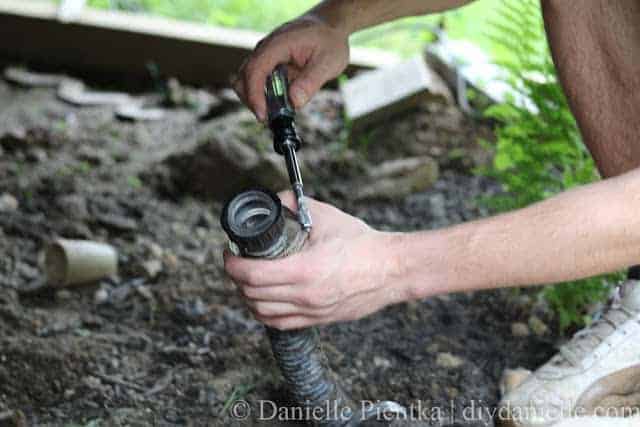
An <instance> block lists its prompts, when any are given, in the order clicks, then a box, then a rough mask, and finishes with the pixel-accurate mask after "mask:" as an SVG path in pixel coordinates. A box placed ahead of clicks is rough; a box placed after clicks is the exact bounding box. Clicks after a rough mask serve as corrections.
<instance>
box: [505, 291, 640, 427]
mask: <svg viewBox="0 0 640 427" xmlns="http://www.w3.org/2000/svg"><path fill="white" fill-rule="evenodd" d="M587 415H597V416H615V417H626V416H638V415H640V282H637V281H627V282H626V283H624V284H623V285H621V286H620V287H618V288H617V289H616V292H615V295H614V297H613V298H612V302H611V305H610V307H609V308H608V309H607V311H606V312H605V314H604V315H602V316H601V317H600V318H599V319H598V320H596V321H595V322H594V323H593V324H592V325H591V326H589V327H588V328H586V329H584V330H582V331H580V332H578V333H577V334H576V335H575V336H574V337H573V339H572V340H571V341H570V342H569V343H568V344H567V345H565V346H564V347H562V348H561V349H560V352H559V353H558V354H557V355H556V356H555V357H553V358H552V359H551V360H550V361H549V362H548V363H547V364H546V365H544V366H542V367H541V368H540V369H538V370H537V371H536V372H534V373H533V374H531V375H530V376H529V377H528V378H527V379H526V380H525V381H524V382H523V383H522V384H520V385H519V386H518V387H517V388H516V389H515V390H512V391H510V392H508V393H507V395H506V396H504V398H503V399H502V402H501V403H500V411H499V413H498V416H497V418H498V419H497V420H496V421H497V423H498V425H500V426H504V427H550V426H554V425H556V424H557V423H559V422H560V421H562V420H565V419H567V418H570V417H572V416H587Z"/></svg>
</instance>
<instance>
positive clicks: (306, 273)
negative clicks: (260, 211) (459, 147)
mask: <svg viewBox="0 0 640 427" xmlns="http://www.w3.org/2000/svg"><path fill="white" fill-rule="evenodd" d="M284 201H285V203H286V204H288V205H289V206H292V207H293V206H294V205H295V203H294V201H293V197H292V196H291V194H288V195H286V196H285V199H284ZM310 202H311V205H310V207H311V210H312V212H313V216H314V218H315V220H316V221H315V222H316V224H317V225H316V227H315V228H314V230H313V232H312V233H311V240H310V242H309V244H308V245H307V247H306V248H305V250H304V251H302V252H300V253H298V254H295V255H292V256H290V257H287V258H284V259H279V260H274V261H263V260H249V259H242V258H238V257H234V256H231V255H230V254H228V253H227V254H226V256H225V268H226V270H227V272H228V273H229V274H230V275H231V277H232V278H233V279H234V281H235V282H236V283H237V285H238V286H239V288H240V290H241V292H242V294H243V295H244V296H245V298H246V299H247V303H248V304H249V307H250V308H251V309H252V310H253V312H254V314H255V315H256V317H257V318H258V319H259V320H261V321H263V322H264V323H266V324H268V325H271V326H274V327H277V328H283V329H291V328H299V327H305V326H310V325H314V324H319V323H329V322H336V321H345V320H352V319H357V318H360V317H363V316H365V315H367V314H369V313H372V312H374V311H377V310H379V309H380V308H381V307H384V306H386V305H389V304H394V303H397V302H401V301H406V300H410V299H415V298H424V297H428V296H432V295H435V294H443V293H449V292H458V291H465V290H472V289H490V288H498V287H507V286H525V285H526V286H529V285H535V284H543V283H553V282H559V281H565V280H573V279H578V278H582V277H586V276H591V275H595V274H598V273H604V272H610V271H614V270H617V269H621V268H623V267H626V266H628V265H631V264H633V263H635V262H637V260H639V259H640V215H638V212H640V171H633V172H629V173H627V174H624V175H621V176H619V177H616V178H611V179H608V180H605V181H601V182H598V183H595V184H591V185H587V186H584V187H581V188H578V189H575V190H572V191H568V192H566V193H563V194H561V195H558V196H556V197H553V198H551V199H549V200H546V201H543V202H540V203H537V204H534V205H532V206H530V207H527V208H525V209H521V210H518V211H514V212H511V213H507V214H504V215H499V216H496V217H493V218H489V219H484V220H480V221H473V222H470V223H466V224H462V225H459V226H455V227H451V228H447V229H443V230H436V231H427V232H420V233H406V234H405V233H385V232H378V231H375V230H372V229H370V228H368V227H367V226H366V225H365V224H364V223H362V222H361V221H359V220H357V219H355V218H353V217H351V216H349V215H347V214H345V213H343V212H340V211H339V210H337V209H335V208H333V207H331V206H329V205H326V204H323V203H319V202H316V201H313V200H311V201H310Z"/></svg>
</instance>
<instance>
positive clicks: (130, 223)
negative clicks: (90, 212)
mask: <svg viewBox="0 0 640 427" xmlns="http://www.w3.org/2000/svg"><path fill="white" fill-rule="evenodd" d="M94 216H95V218H96V220H97V221H98V222H99V223H100V224H102V225H104V226H105V227H109V228H113V229H114V230H118V231H134V230H136V229H137V228H138V224H137V223H136V221H134V220H133V219H131V218H126V217H124V216H121V215H116V214H109V213H105V214H97V215H94Z"/></svg>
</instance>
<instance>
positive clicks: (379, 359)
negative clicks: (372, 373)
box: [373, 356, 391, 369]
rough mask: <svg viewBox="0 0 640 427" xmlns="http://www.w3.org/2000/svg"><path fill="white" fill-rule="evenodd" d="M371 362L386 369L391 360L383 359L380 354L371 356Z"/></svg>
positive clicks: (389, 365)
mask: <svg viewBox="0 0 640 427" xmlns="http://www.w3.org/2000/svg"><path fill="white" fill-rule="evenodd" d="M373 364H374V365H375V367H377V368H382V369H387V368H389V367H391V362H390V361H389V360H387V359H385V358H384V357H380V356H374V357H373Z"/></svg>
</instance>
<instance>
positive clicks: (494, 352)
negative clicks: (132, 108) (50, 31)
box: [0, 82, 556, 426]
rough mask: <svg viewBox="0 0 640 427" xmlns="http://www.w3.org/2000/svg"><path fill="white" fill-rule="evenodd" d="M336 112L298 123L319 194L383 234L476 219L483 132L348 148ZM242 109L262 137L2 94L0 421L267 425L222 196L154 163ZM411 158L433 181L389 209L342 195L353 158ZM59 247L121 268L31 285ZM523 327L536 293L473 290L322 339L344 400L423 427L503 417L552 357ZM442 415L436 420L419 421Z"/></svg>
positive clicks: (429, 112) (411, 129)
mask: <svg viewBox="0 0 640 427" xmlns="http://www.w3.org/2000/svg"><path fill="white" fill-rule="evenodd" d="M152 95H153V94H152ZM152 95H151V96H152ZM340 107H341V106H340V101H339V96H338V95H337V94H336V93H331V92H325V93H323V94H322V95H321V96H319V97H318V99H317V100H316V101H314V103H312V105H311V106H310V107H309V108H307V109H306V110H305V111H304V112H303V113H302V114H301V119H300V122H301V126H300V128H301V133H302V134H303V136H305V137H306V138H307V141H308V143H309V147H311V148H312V149H311V148H310V151H309V157H312V154H311V153H313V155H314V156H317V155H318V153H320V154H322V153H324V154H325V155H324V156H320V157H321V158H322V160H318V165H317V166H318V167H317V168H315V169H316V173H315V174H310V175H308V178H307V187H308V189H309V192H310V194H311V195H314V196H316V197H318V198H320V199H324V200H326V201H329V202H331V203H334V204H336V205H338V206H339V207H341V208H343V209H345V210H347V211H349V212H351V213H353V214H355V215H357V216H359V217H361V218H363V219H365V220H366V221H368V222H369V223H370V224H372V225H374V226H376V227H379V228H384V229H390V230H415V229H425V228H437V227H442V226H446V225H449V224H453V223H458V222H461V221H465V220H469V219H472V218H475V217H478V216H482V215H486V211H485V210H484V209H482V208H480V207H478V206H477V203H476V200H477V198H478V197H479V196H481V195H483V194H487V193H488V192H492V191H497V188H496V186H495V184H492V183H491V182H489V181H488V180H486V179H484V178H479V177H476V176H473V174H472V173H471V168H472V166H473V162H474V159H476V158H477V157H478V156H480V157H481V156H482V153H481V150H478V148H477V147H476V146H475V144H474V141H475V140H476V139H477V138H478V136H480V135H484V136H487V135H488V134H490V132H489V130H488V129H487V128H486V127H484V126H481V125H476V124H473V123H471V122H469V120H468V119H466V118H464V117H462V116H461V115H460V113H458V112H457V111H456V110H455V108H453V107H450V106H442V105H438V104H429V105H424V106H422V107H420V109H418V110H417V111H415V112H413V113H411V114H408V115H406V117H403V118H398V119H395V120H394V121H393V122H389V123H384V124H381V125H380V126H379V128H378V129H374V130H373V131H372V132H370V133H369V134H368V135H367V137H368V140H369V141H371V142H368V143H367V142H362V141H363V140H362V139H361V140H360V142H358V141H352V142H351V145H350V147H351V148H350V149H345V148H344V146H345V142H344V141H343V142H341V141H340V139H341V138H343V137H341V136H340V135H344V132H343V127H344V124H343V123H342V113H341V111H340ZM214 116H215V115H214ZM232 116H233V117H234V118H235V119H234V120H231V119H230V117H232ZM239 116H240V117H243V119H242V120H241V123H244V125H243V126H247V128H250V129H251V132H254V133H255V135H257V136H256V138H261V140H264V139H265V138H266V139H267V140H268V139H269V135H268V133H267V131H266V130H264V129H261V128H260V126H257V125H253V124H247V123H249V122H250V118H249V119H246V117H247V114H246V113H244V112H242V111H240V112H230V113H227V114H226V115H222V116H215V117H209V118H207V119H206V120H201V119H199V118H198V115H197V114H196V112H195V111H194V110H193V109H190V108H179V107H175V108H173V109H172V110H171V112H170V114H169V115H168V116H167V117H166V119H165V120H162V121H160V122H148V123H133V122H125V121H120V120H117V119H115V118H114V115H113V109H112V108H109V107H73V106H70V105H68V104H65V103H64V102H62V101H60V100H58V99H57V98H56V96H55V91H54V90H52V89H25V88H21V87H17V86H12V85H9V84H7V83H5V82H0V195H3V194H5V195H6V194H9V195H11V196H13V197H14V198H15V200H16V201H17V206H13V207H11V206H10V207H9V208H7V207H6V206H5V208H4V209H2V210H0V418H1V417H2V413H5V414H6V411H16V412H14V416H13V421H10V420H8V419H9V418H11V417H5V418H8V419H6V420H4V421H0V425H16V424H17V425H20V422H21V419H22V421H24V422H22V425H34V426H36V425H37V426H44V425H50V426H76V425H79V426H125V425H126V426H151V425H153V426H174V425H177V426H182V425H189V426H205V425H207V426H209V425H211V426H217V425H220V426H223V425H243V426H244V425H254V424H261V423H259V422H258V416H259V414H258V409H259V407H260V401H264V400H275V401H277V402H280V401H282V400H283V399H284V397H283V396H284V389H283V385H282V383H281V379H280V377H279V373H278V372H277V369H276V368H275V364H274V361H273V358H272V356H271V352H270V348H269V343H268V341H267V340H266V337H265V334H264V330H263V327H262V326H261V325H260V324H259V323H257V322H256V321H255V320H253V318H252V316H251V315H250V313H249V312H248V311H247V310H246V309H245V307H244V306H243V303H242V301H241V299H240V298H239V297H238V295H237V293H236V291H235V288H234V286H233V285H232V284H231V283H230V282H229V280H228V279H226V278H225V277H224V274H223V271H222V262H221V252H222V249H223V247H224V246H225V245H226V238H225V235H224V233H223V231H222V230H221V228H220V226H219V224H218V215H219V213H220V209H221V203H220V201H218V200H212V199H208V198H205V197H202V196H197V195H192V194H189V191H188V189H185V188H182V189H171V191H169V190H168V189H166V188H163V184H162V183H163V182H164V181H162V180H161V179H156V178H157V174H156V171H157V170H159V169H158V168H160V169H161V164H162V161H163V159H164V158H165V157H167V156H169V155H171V154H174V153H176V152H178V151H180V150H183V149H184V147H192V146H193V144H194V143H195V142H196V141H198V139H199V138H201V137H202V134H203V132H207V133H209V134H215V135H217V137H220V138H224V137H225V136H226V137H233V131H234V129H233V127H234V126H237V123H238V121H237V120H236V119H237V117H239ZM230 128H231V129H230ZM229 135H231V136H229ZM341 147H342V148H341ZM326 153H329V154H326ZM331 153H336V154H331ZM485 154H486V153H485ZM407 155H430V156H433V157H434V158H436V160H437V161H438V163H439V165H440V178H439V179H438V181H437V182H436V183H435V185H434V186H432V187H431V188H430V189H428V190H426V191H422V192H419V193H416V194H411V195H409V196H407V197H404V198H402V199H401V200H395V201H383V200H379V201H353V200H352V199H350V197H349V193H350V189H351V188H352V187H353V186H354V185H356V184H354V183H355V182H356V180H357V176H356V175H357V172H355V171H358V170H359V169H358V164H363V163H364V164H367V163H368V164H373V165H375V164H376V162H379V161H381V160H384V159H389V158H394V156H395V157H401V156H407ZM301 156H302V157H303V158H304V157H305V156H306V152H305V151H302V153H301ZM327 159H329V160H327ZM336 165H337V166H336ZM325 166H326V167H325ZM158 173H159V172H158ZM185 173H186V171H185ZM220 179H225V177H224V176H221V177H220ZM5 202H6V198H5ZM56 236H62V237H67V238H81V239H94V240H98V241H105V242H108V243H110V244H112V245H113V246H115V247H116V248H117V249H118V251H119V263H120V273H119V276H118V277H116V278H112V279H105V280H103V281H101V282H100V283H96V284H93V285H89V286H82V287H77V288H68V289H61V290H57V291H55V290H42V291H40V292H35V293H33V292H32V293H28V292H24V291H25V290H26V289H28V288H30V287H34V286H37V285H38V284H40V283H42V281H43V273H42V262H43V259H42V258H43V254H42V249H43V247H44V245H45V243H46V242H47V241H49V240H50V239H52V238H54V237H56ZM532 315H536V316H538V317H539V318H540V319H542V320H543V321H545V322H547V324H549V325H552V324H553V323H552V319H550V318H549V314H548V312H547V311H546V310H545V308H544V305H543V304H541V303H540V302H539V301H538V300H537V298H536V297H535V294H525V293H522V292H520V293H518V292H514V291H506V290H503V291H496V292H479V293H468V294H459V295H450V296H442V297H437V298H431V299H428V300H424V301H416V302H411V303H407V304H401V305H398V306H394V307H390V308H388V309H386V310H384V311H382V312H380V313H378V314H376V315H373V316H371V317H368V318H366V319H363V320H360V321H357V322H352V323H348V324H340V325H332V326H329V327H325V328H322V329H321V336H322V340H323V342H324V345H325V350H326V352H327V354H328V357H329V360H330V363H331V367H332V368H333V369H334V370H335V371H336V372H337V373H338V374H339V376H340V377H341V378H342V382H343V386H344V387H345V389H346V390H347V391H348V393H350V394H351V395H352V396H353V398H354V399H356V400H395V401H397V402H399V403H401V404H403V405H405V406H407V407H410V409H411V410H412V413H413V415H414V416H416V417H417V416H422V417H423V421H424V422H425V423H424V425H450V424H451V421H452V420H453V421H455V423H454V424H451V425H457V426H474V425H478V426H481V425H493V422H492V421H491V420H490V417H488V416H487V415H486V414H485V415H484V416H483V417H482V420H476V421H469V420H467V421H463V420H462V409H463V408H466V407H469V406H472V405H474V406H475V407H476V409H478V408H487V409H490V408H493V407H495V405H496V404H497V401H498V399H499V391H498V381H499V378H500V376H501V374H502V372H503V371H504V369H505V368H507V367H519V366H523V367H527V368H535V367H536V366H538V365H539V364H541V363H542V362H544V361H545V360H546V359H547V358H549V357H550V356H551V355H552V353H553V352H554V343H555V341H556V339H555V338H556V337H555V333H554V332H553V328H551V330H550V332H548V333H546V334H543V333H541V334H538V335H536V334H534V333H530V334H524V336H515V335H514V334H513V333H512V325H513V323H514V322H522V323H525V324H526V323H527V322H528V321H529V319H530V317H531V316H532ZM516 335H520V334H516ZM238 400H245V401H247V402H248V403H249V405H250V407H251V409H252V410H253V413H252V415H251V416H249V417H248V418H247V419H246V420H234V419H233V417H231V416H230V409H231V408H233V407H234V402H236V401H238ZM435 408H442V410H443V411H444V412H443V414H445V415H446V417H444V418H443V419H442V420H434V419H424V418H427V415H431V414H433V413H434V412H433V410H434V409H435ZM451 409H453V412H454V417H453V418H452V419H451V418H450V417H449V415H450V411H451ZM268 410H269V409H268V408H267V412H268ZM421 411H422V413H420V412H421ZM15 414H17V415H15ZM21 414H23V415H24V418H21ZM266 415H269V413H267V414H266ZM25 420H26V421H25ZM3 422H4V423H6V424H3ZM11 423H13V424H11ZM277 424H278V423H277V422H276V421H263V422H262V424H261V425H277Z"/></svg>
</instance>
